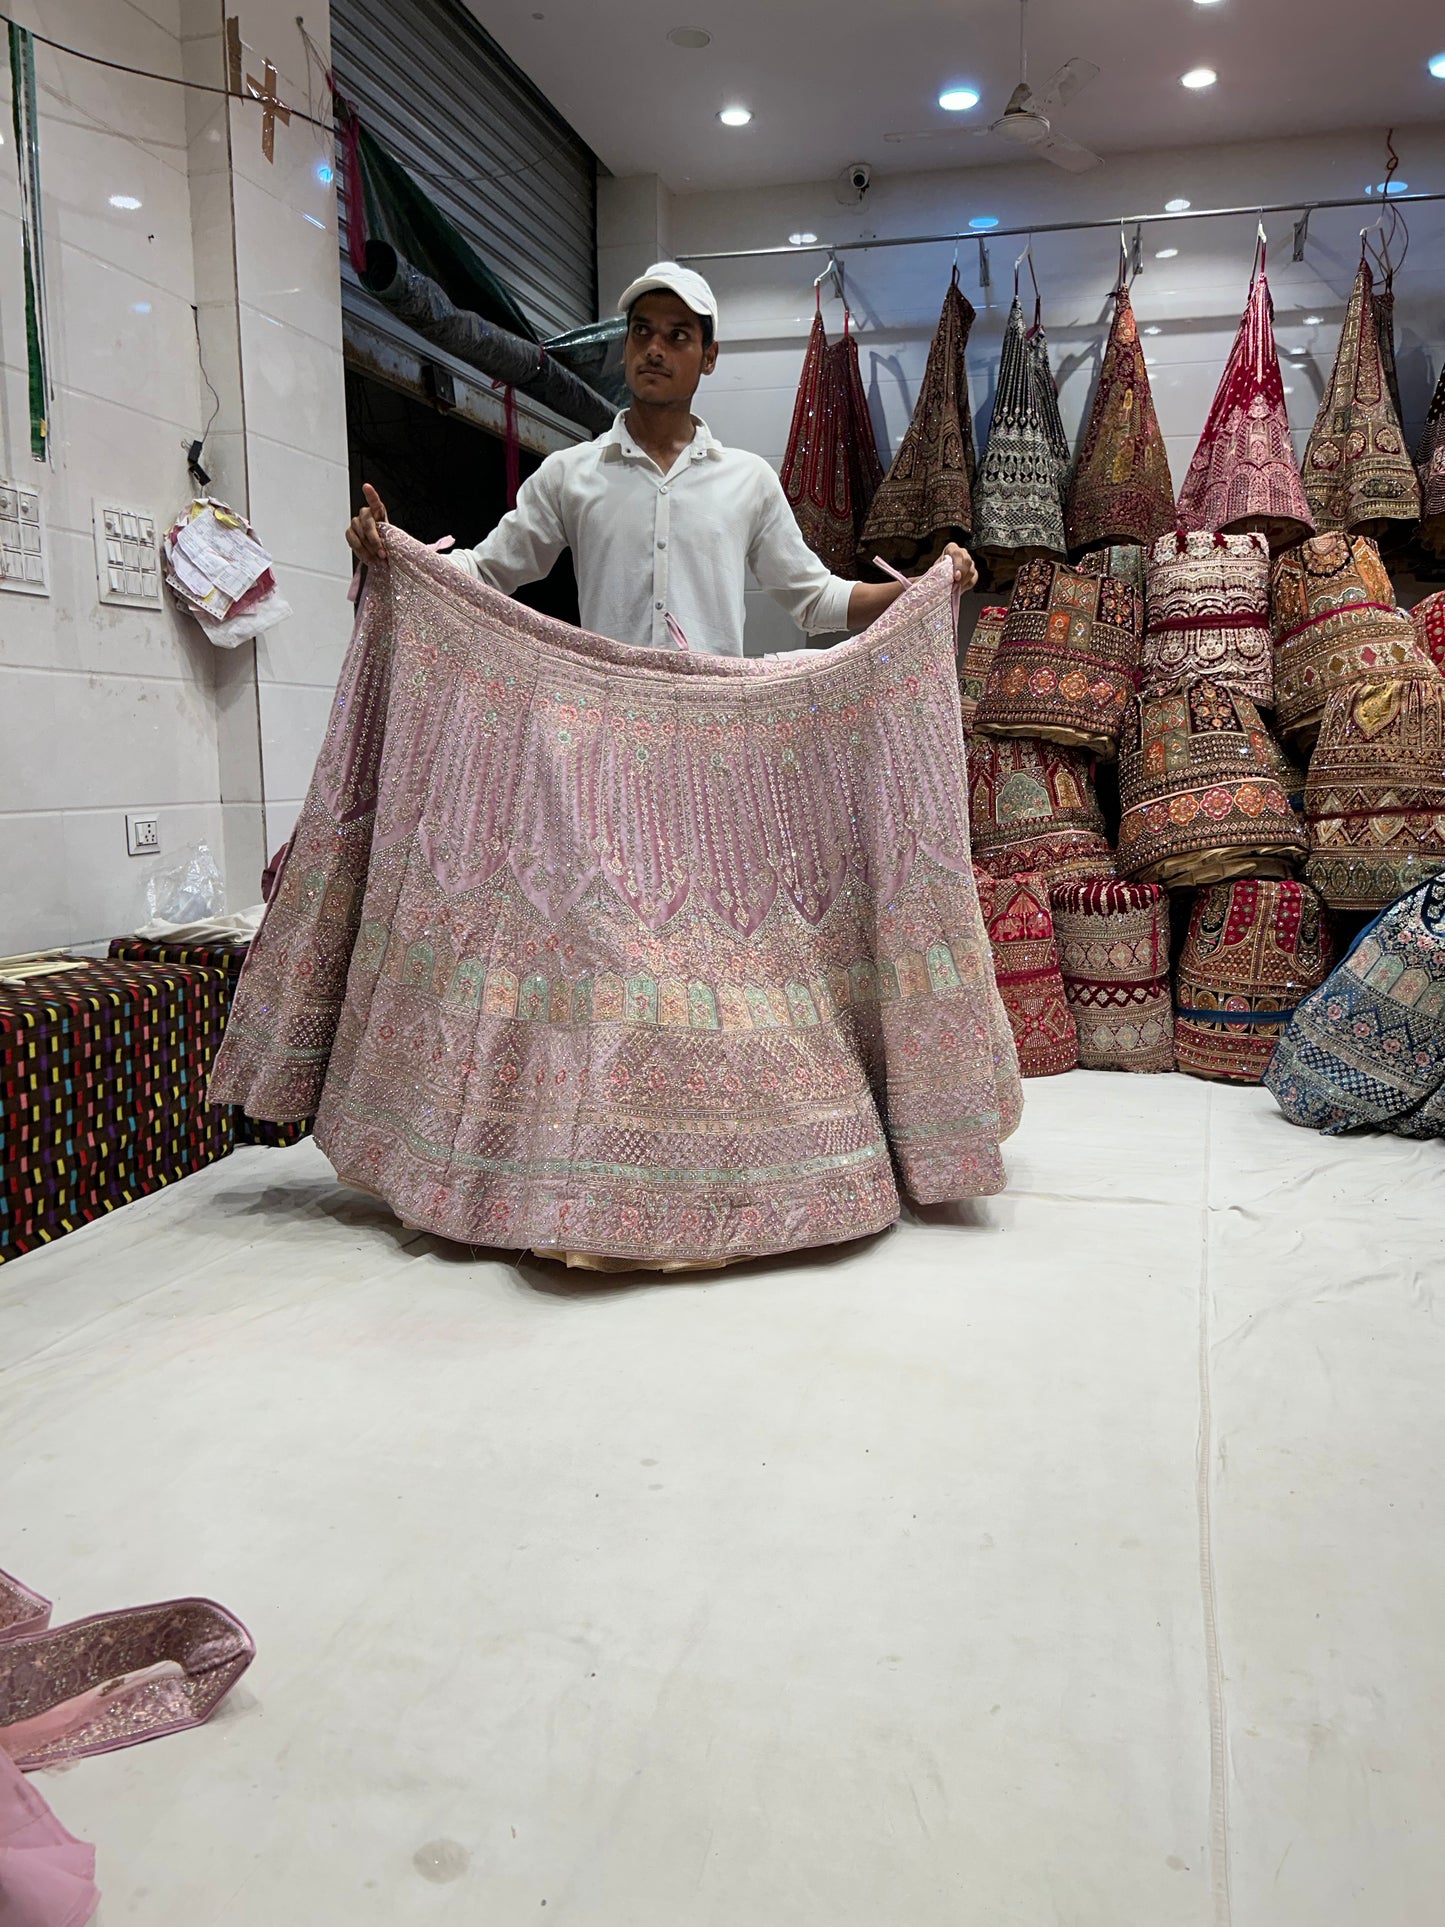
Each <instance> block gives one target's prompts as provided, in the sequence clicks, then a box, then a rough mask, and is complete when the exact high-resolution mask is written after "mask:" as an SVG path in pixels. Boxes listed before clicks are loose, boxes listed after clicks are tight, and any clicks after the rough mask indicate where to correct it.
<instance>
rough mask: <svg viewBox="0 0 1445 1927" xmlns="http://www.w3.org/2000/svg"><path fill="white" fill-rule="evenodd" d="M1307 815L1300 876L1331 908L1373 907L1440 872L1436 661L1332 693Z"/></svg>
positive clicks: (1442, 839)
mask: <svg viewBox="0 0 1445 1927" xmlns="http://www.w3.org/2000/svg"><path fill="white" fill-rule="evenodd" d="M1305 818H1306V821H1307V823H1308V825H1309V835H1310V858H1309V862H1308V863H1307V864H1306V866H1305V875H1306V877H1307V878H1308V879H1309V881H1310V883H1311V884H1313V886H1314V887H1315V889H1316V890H1318V891H1319V893H1320V895H1321V896H1322V897H1323V898H1324V900H1325V902H1326V903H1328V904H1331V905H1333V907H1334V908H1335V909H1336V910H1379V909H1381V908H1382V907H1383V906H1384V905H1385V904H1387V903H1393V902H1394V900H1395V898H1396V897H1398V896H1400V895H1401V894H1402V893H1403V892H1404V891H1406V890H1411V889H1413V888H1414V887H1415V885H1416V884H1417V883H1421V882H1423V881H1424V879H1425V878H1426V877H1430V876H1434V875H1435V874H1436V872H1437V871H1439V870H1441V869H1445V681H1442V680H1441V678H1440V676H1439V674H1438V673H1437V672H1436V671H1435V669H1434V668H1433V667H1431V669H1430V671H1429V674H1428V675H1414V676H1407V677H1401V676H1371V677H1369V678H1368V679H1367V680H1365V681H1364V682H1360V683H1357V684H1355V686H1354V687H1353V688H1350V689H1341V690H1338V691H1337V692H1336V693H1335V694H1334V695H1333V696H1331V697H1330V700H1329V703H1328V705H1327V706H1326V709H1325V718H1324V722H1323V723H1322V724H1321V726H1320V737H1319V742H1318V743H1317V744H1316V745H1315V751H1314V754H1313V756H1311V758H1310V767H1309V775H1308V777H1307V778H1306V780H1305Z"/></svg>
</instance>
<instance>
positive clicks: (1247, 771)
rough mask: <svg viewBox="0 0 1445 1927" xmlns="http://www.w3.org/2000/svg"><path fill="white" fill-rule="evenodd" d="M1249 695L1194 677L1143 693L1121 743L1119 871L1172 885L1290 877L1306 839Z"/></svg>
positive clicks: (1302, 852)
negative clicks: (1161, 691) (1183, 684)
mask: <svg viewBox="0 0 1445 1927" xmlns="http://www.w3.org/2000/svg"><path fill="white" fill-rule="evenodd" d="M1277 770H1278V763H1277V760H1276V756H1275V752H1274V748H1273V745H1272V744H1271V742H1270V739H1269V732H1268V731H1267V730H1266V729H1265V727H1264V724H1263V723H1262V722H1261V721H1260V719H1259V711H1258V710H1257V709H1256V708H1255V706H1254V704H1253V703H1252V702H1251V701H1250V700H1249V698H1248V697H1247V696H1236V695H1233V694H1231V692H1230V691H1229V690H1227V689H1224V688H1222V687H1221V686H1220V685H1219V684H1218V683H1212V682H1196V683H1191V684H1190V686H1189V688H1188V689H1184V690H1179V691H1178V692H1176V693H1175V694H1174V695H1172V696H1141V697H1136V698H1135V700H1134V701H1133V702H1132V703H1131V704H1130V706H1129V713H1128V716H1127V717H1126V719H1125V724H1124V736H1123V740H1122V741H1121V743H1120V746H1119V802H1120V805H1121V807H1122V812H1123V814H1122V818H1121V821H1120V824H1119V873H1120V875H1121V876H1126V877H1138V878H1140V879H1143V880H1145V881H1147V882H1150V883H1162V884H1163V885H1165V886H1166V888H1169V889H1175V888H1177V887H1178V886H1179V885H1181V884H1187V883H1192V884H1203V883H1218V882H1221V881H1223V880H1224V879H1225V878H1227V877H1286V876H1289V875H1290V873H1291V872H1292V871H1293V870H1294V868H1295V867H1296V864H1297V863H1298V862H1299V861H1300V860H1301V859H1302V858H1303V856H1304V854H1305V850H1306V848H1307V839H1306V836H1305V832H1304V826H1303V825H1302V824H1301V822H1300V820H1299V818H1298V817H1297V816H1296V814H1295V812H1294V811H1293V810H1292V809H1291V808H1290V805H1289V798H1288V797H1287V796H1286V795H1285V792H1284V789H1283V787H1282V786H1281V784H1280V780H1279V776H1278V774H1277Z"/></svg>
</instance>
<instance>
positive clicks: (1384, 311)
mask: <svg viewBox="0 0 1445 1927" xmlns="http://www.w3.org/2000/svg"><path fill="white" fill-rule="evenodd" d="M1370 305H1371V307H1372V308H1373V309H1374V310H1375V339H1376V340H1377V341H1378V342H1379V344H1380V367H1381V368H1382V369H1383V370H1384V375H1385V386H1386V388H1388V389H1389V391H1390V405H1391V406H1392V407H1393V409H1394V411H1395V420H1396V421H1397V422H1400V423H1403V422H1404V419H1405V411H1404V409H1403V408H1402V407H1401V406H1400V370H1399V366H1398V364H1397V363H1396V360H1395V276H1394V271H1393V270H1392V269H1390V270H1387V271H1386V274H1385V282H1384V286H1383V287H1379V288H1376V289H1375V290H1374V292H1373V294H1372V295H1371V297H1370Z"/></svg>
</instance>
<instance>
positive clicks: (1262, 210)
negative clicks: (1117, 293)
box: [677, 193, 1445, 261]
mask: <svg viewBox="0 0 1445 1927" xmlns="http://www.w3.org/2000/svg"><path fill="white" fill-rule="evenodd" d="M1424 201H1445V193H1441V194H1392V195H1391V196H1390V198H1389V200H1388V201H1382V200H1381V199H1380V198H1379V197H1378V196H1376V195H1357V196H1356V197H1355V198H1354V199H1353V200H1349V201H1276V202H1274V203H1273V204H1272V205H1270V206H1261V205H1260V203H1259V202H1258V201H1253V202H1251V203H1250V204H1249V206H1248V207H1200V208H1188V209H1186V210H1185V211H1184V212H1183V213H1181V214H1166V213H1164V212H1162V211H1161V212H1160V213H1158V214H1125V215H1123V216H1120V215H1117V214H1115V215H1111V216H1110V217H1109V219H1108V220H1106V221H1031V222H1029V224H1028V225H1027V226H1025V227H991V228H964V229H963V230H962V231H961V232H960V233H958V234H889V235H879V236H877V237H876V238H875V239H873V240H870V241H809V242H807V243H806V244H805V245H804V246H802V247H796V248H795V247H793V246H792V245H791V244H787V245H784V246H782V247H776V248H718V249H715V250H713V251H712V252H711V253H706V254H693V253H689V252H687V251H686V250H684V251H683V252H681V253H679V254H678V256H677V259H678V260H679V261H754V260H761V259H763V258H764V257H766V256H769V255H775V254H776V255H783V254H788V255H791V254H863V253H866V252H867V251H868V250H869V249H871V248H931V247H942V246H945V245H946V244H947V243H949V242H955V243H956V242H959V241H977V240H979V239H981V238H983V237H987V239H989V240H990V241H993V240H1003V239H1005V238H1007V237H1008V236H1011V235H1020V234H1082V233H1084V232H1085V231H1086V230H1088V229H1090V228H1117V227H1127V226H1129V224H1130V223H1131V222H1138V223H1141V224H1142V223H1144V222H1152V221H1218V220H1222V219H1225V218H1228V217H1235V218H1243V217H1246V216H1249V215H1254V216H1256V217H1258V216H1260V215H1262V214H1299V213H1304V214H1313V213H1315V212H1316V210H1317V209H1319V208H1334V207H1380V206H1385V207H1418V206H1419V205H1420V204H1421V203H1422V202H1424Z"/></svg>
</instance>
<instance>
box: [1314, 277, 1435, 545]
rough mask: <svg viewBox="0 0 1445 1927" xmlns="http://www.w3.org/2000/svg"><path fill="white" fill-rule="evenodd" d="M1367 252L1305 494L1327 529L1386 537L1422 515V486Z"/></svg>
mask: <svg viewBox="0 0 1445 1927" xmlns="http://www.w3.org/2000/svg"><path fill="white" fill-rule="evenodd" d="M1373 295H1374V276H1373V275H1372V274H1371V272H1370V264H1369V262H1368V260H1367V259H1366V258H1365V255H1364V252H1363V250H1362V251H1361V255H1360V271H1359V273H1358V274H1357V275H1356V276H1355V285H1354V287H1353V289H1352V290H1351V292H1350V304H1349V307H1348V308H1347V309H1346V310H1345V325H1344V328H1343V329H1342V330H1341V333H1340V345H1339V349H1338V351H1337V353H1336V355H1335V365H1334V369H1333V371H1332V372H1331V375H1330V380H1329V386H1328V387H1327V388H1326V390H1325V395H1324V399H1323V401H1322V402H1321V403H1320V409H1319V414H1318V415H1317V416H1316V417H1315V425H1314V428H1313V430H1312V431H1311V434H1310V439H1309V446H1308V447H1307V448H1306V450H1305V459H1304V484H1305V495H1306V497H1307V498H1308V500H1309V505H1310V509H1311V511H1312V513H1313V515H1314V518H1315V523H1316V526H1317V527H1318V528H1320V529H1321V530H1325V529H1351V530H1354V531H1355V532H1357V533H1359V534H1365V535H1378V534H1382V533H1383V532H1384V531H1385V530H1386V529H1387V528H1388V527H1389V525H1390V524H1391V523H1392V522H1413V521H1414V520H1415V518H1416V517H1417V516H1418V515H1419V513H1420V483H1419V479H1418V477H1417V476H1416V474H1415V470H1414V467H1413V465H1412V464H1411V461H1410V457H1409V455H1408V454H1407V453H1406V450H1405V437H1404V435H1403V433H1402V432H1401V428H1400V417H1399V415H1398V414H1397V413H1396V412H1395V404H1394V402H1393V401H1392V400H1391V398H1390V389H1389V384H1388V383H1387V381H1386V379H1385V368H1384V363H1383V361H1382V359H1381V355H1380V337H1379V331H1378V329H1377V327H1376V323H1375V304H1374V299H1373Z"/></svg>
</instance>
